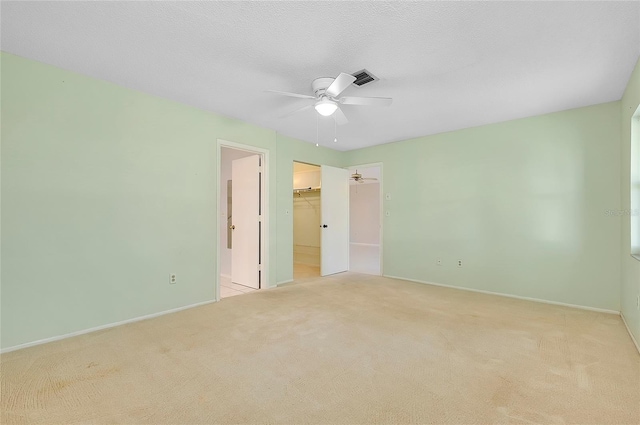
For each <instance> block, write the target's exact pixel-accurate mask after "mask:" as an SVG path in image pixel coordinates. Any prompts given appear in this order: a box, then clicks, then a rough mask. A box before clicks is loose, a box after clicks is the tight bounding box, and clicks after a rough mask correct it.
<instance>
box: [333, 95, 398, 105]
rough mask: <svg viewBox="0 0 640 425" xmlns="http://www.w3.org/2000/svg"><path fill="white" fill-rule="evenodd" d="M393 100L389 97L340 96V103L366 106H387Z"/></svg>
mask: <svg viewBox="0 0 640 425" xmlns="http://www.w3.org/2000/svg"><path fill="white" fill-rule="evenodd" d="M391 102H393V99H392V98H390V97H356V96H347V97H341V98H340V103H342V104H343V105H366V106H389V105H391Z"/></svg>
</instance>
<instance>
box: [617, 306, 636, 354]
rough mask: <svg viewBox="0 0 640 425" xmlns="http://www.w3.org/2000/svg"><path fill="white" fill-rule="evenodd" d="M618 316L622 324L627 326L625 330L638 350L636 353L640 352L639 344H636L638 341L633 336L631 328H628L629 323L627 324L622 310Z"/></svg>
mask: <svg viewBox="0 0 640 425" xmlns="http://www.w3.org/2000/svg"><path fill="white" fill-rule="evenodd" d="M620 317H622V323H624V326H625V327H626V328H627V332H629V336H630V337H631V341H633V343H634V345H635V346H636V350H638V354H640V344H638V341H637V340H636V338H635V337H634V336H633V333H631V329H630V328H629V325H628V324H627V320H626V319H625V318H624V314H622V312H620Z"/></svg>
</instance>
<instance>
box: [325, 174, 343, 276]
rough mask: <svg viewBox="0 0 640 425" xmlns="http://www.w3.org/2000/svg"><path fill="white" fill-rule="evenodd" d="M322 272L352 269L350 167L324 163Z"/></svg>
mask: <svg viewBox="0 0 640 425" xmlns="http://www.w3.org/2000/svg"><path fill="white" fill-rule="evenodd" d="M321 184H322V190H321V192H320V211H321V219H320V226H321V229H320V232H321V234H320V274H321V275H322V276H326V275H329V274H334V273H340V272H344V271H347V270H348V269H349V170H345V169H342V168H335V167H329V166H327V165H323V166H322V167H321Z"/></svg>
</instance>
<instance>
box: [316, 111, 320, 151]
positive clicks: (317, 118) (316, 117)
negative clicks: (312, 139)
mask: <svg viewBox="0 0 640 425" xmlns="http://www.w3.org/2000/svg"><path fill="white" fill-rule="evenodd" d="M318 146H320V145H319V144H318V115H316V148H317V147H318Z"/></svg>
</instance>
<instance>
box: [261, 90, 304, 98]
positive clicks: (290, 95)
mask: <svg viewBox="0 0 640 425" xmlns="http://www.w3.org/2000/svg"><path fill="white" fill-rule="evenodd" d="M265 91H266V92H267V93H275V94H279V95H282V96H289V97H299V98H301V99H315V98H316V97H315V96H310V95H308V94H298V93H289V92H288V91H278V90H265Z"/></svg>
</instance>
